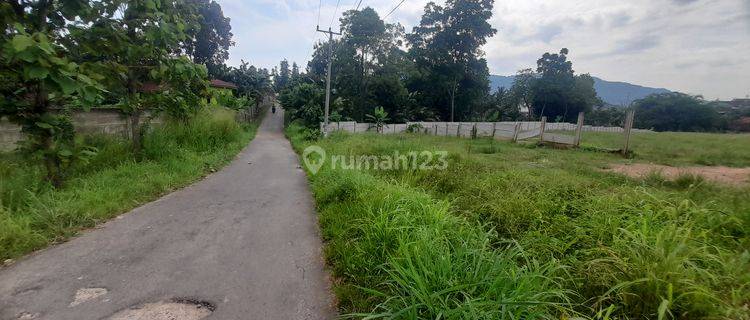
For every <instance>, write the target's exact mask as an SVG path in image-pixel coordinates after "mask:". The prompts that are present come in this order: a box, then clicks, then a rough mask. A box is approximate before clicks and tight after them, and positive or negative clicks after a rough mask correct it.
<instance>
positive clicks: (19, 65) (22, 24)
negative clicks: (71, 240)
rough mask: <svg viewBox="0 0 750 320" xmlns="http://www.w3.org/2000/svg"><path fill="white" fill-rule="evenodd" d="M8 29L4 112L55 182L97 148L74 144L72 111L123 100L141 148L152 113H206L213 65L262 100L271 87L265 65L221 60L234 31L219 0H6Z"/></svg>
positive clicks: (0, 111) (1, 9) (0, 72)
mask: <svg viewBox="0 0 750 320" xmlns="http://www.w3.org/2000/svg"><path fill="white" fill-rule="evenodd" d="M0 28H1V29H2V31H3V33H2V36H0V50H1V51H2V56H1V57H0V64H1V66H2V68H1V69H0V79H2V80H3V81H2V84H0V91H2V93H3V99H2V101H0V117H7V118H8V119H9V120H10V121H11V122H13V123H16V124H18V125H20V126H21V128H22V133H23V134H24V136H25V139H24V140H23V144H22V149H21V150H22V151H24V154H25V155H28V156H30V157H31V159H38V160H41V161H42V163H44V166H45V168H46V169H45V171H46V175H45V176H46V180H47V181H49V182H51V183H52V184H53V185H56V186H59V185H60V184H61V183H62V181H63V178H64V176H65V174H66V173H65V172H66V170H67V169H68V168H70V167H71V165H72V164H73V163H74V162H76V161H84V162H85V161H86V160H87V159H88V158H90V157H91V156H93V154H94V153H95V151H96V150H95V148H90V147H86V146H85V145H81V144H80V143H78V142H76V139H75V130H74V128H73V124H72V123H71V120H70V117H69V114H70V113H71V111H73V110H80V109H84V110H85V109H87V108H90V107H96V106H99V105H102V104H107V105H110V106H116V107H119V108H120V109H121V110H122V111H123V112H124V113H125V114H128V115H129V116H130V118H131V124H130V126H129V127H130V128H131V130H132V132H131V137H132V142H133V143H132V146H133V149H134V151H135V152H136V153H139V152H140V150H141V149H142V137H143V135H144V134H145V131H146V128H147V127H148V125H147V124H148V120H150V117H154V116H157V115H159V114H167V115H169V116H170V117H171V118H175V119H181V120H183V121H186V120H188V119H190V118H192V117H194V116H195V115H196V114H197V113H198V112H199V110H200V109H201V107H202V106H203V105H204V104H205V102H206V100H207V98H208V82H207V79H208V73H207V68H206V65H209V66H212V69H213V70H217V71H219V70H221V71H224V70H227V69H229V70H230V72H228V73H229V74H231V75H232V76H233V77H234V78H236V79H237V80H238V82H241V86H240V89H241V90H242V92H241V93H242V94H243V95H249V96H252V97H253V98H256V99H259V98H260V95H261V94H262V93H263V92H265V91H264V90H265V88H267V87H268V81H269V79H268V74H267V72H266V73H263V72H257V70H255V69H254V68H253V67H248V66H247V65H243V66H241V67H240V68H239V69H231V68H227V67H225V66H224V65H223V63H224V60H226V58H227V48H228V47H229V46H230V45H232V42H231V36H232V34H231V32H230V30H231V26H229V20H228V19H227V18H225V17H223V13H222V12H221V7H220V6H219V5H218V3H216V2H215V1H208V0H191V1H177V0H161V1H156V0H107V1H91V0H75V1H51V0H36V1H26V0H23V1H19V0H13V1H3V2H2V3H0ZM188 56H189V57H188ZM229 78H232V77H229ZM230 81H231V80H230ZM143 115H148V117H145V118H144V117H143Z"/></svg>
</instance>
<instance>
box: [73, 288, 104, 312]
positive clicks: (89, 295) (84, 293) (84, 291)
mask: <svg viewBox="0 0 750 320" xmlns="http://www.w3.org/2000/svg"><path fill="white" fill-rule="evenodd" d="M105 294H107V289H105V288H81V289H78V291H76V295H75V297H74V298H73V302H71V303H70V305H69V306H70V307H75V306H77V305H79V304H81V303H84V302H86V301H89V300H94V299H96V298H99V297H101V296H103V295H105Z"/></svg>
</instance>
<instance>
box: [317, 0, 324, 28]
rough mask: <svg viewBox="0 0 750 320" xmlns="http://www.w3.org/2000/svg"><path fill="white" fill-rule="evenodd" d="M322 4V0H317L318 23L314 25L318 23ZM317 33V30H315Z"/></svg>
mask: <svg viewBox="0 0 750 320" xmlns="http://www.w3.org/2000/svg"><path fill="white" fill-rule="evenodd" d="M322 5H323V0H318V23H316V25H318V26H319V25H320V7H321V6H322ZM316 34H317V32H316Z"/></svg>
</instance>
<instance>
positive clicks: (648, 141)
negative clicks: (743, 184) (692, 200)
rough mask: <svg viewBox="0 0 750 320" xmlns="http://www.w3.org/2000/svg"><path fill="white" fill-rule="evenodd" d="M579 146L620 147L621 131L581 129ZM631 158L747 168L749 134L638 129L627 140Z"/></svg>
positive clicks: (749, 150) (749, 164) (681, 164)
mask: <svg viewBox="0 0 750 320" xmlns="http://www.w3.org/2000/svg"><path fill="white" fill-rule="evenodd" d="M581 141H582V146H584V147H599V148H608V149H620V148H622V146H623V143H624V137H623V134H617V133H600V132H584V133H582V136H581ZM630 142H631V144H630V147H631V150H633V151H634V159H635V160H638V161H649V162H654V163H658V164H664V165H672V166H686V165H706V166H717V165H722V166H728V167H750V134H748V133H744V134H720V133H697V132H639V133H633V134H632V136H631V140H630Z"/></svg>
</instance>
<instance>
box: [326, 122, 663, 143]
mask: <svg viewBox="0 0 750 320" xmlns="http://www.w3.org/2000/svg"><path fill="white" fill-rule="evenodd" d="M410 126H414V128H418V129H417V130H418V132H422V133H427V134H431V135H438V136H454V137H456V136H458V137H471V136H472V132H473V131H474V130H476V136H477V137H496V138H498V139H503V138H505V139H513V138H514V137H515V138H516V139H517V140H525V139H530V138H533V137H538V136H539V135H540V134H541V128H542V122H541V121H519V122H511V121H503V122H407V123H399V124H385V125H383V128H382V130H380V133H383V134H389V133H402V132H406V131H407V129H408V128H409V127H410ZM576 127H577V125H576V124H575V123H565V122H553V123H546V124H545V129H544V130H545V132H549V131H576ZM475 128H476V129H475ZM516 128H517V129H516ZM320 129H321V131H322V130H323V129H324V128H323V124H322V123H321V124H320ZM327 129H328V130H327V131H328V132H333V131H346V132H351V133H357V132H378V130H377V127H376V126H375V124H373V123H361V122H354V121H341V122H330V123H329V124H328V128H327ZM632 130H633V132H651V130H643V129H632ZM516 131H518V134H517V135H516ZM581 131H583V132H612V133H624V132H625V129H624V128H622V127H598V126H588V125H584V126H582V127H581Z"/></svg>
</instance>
